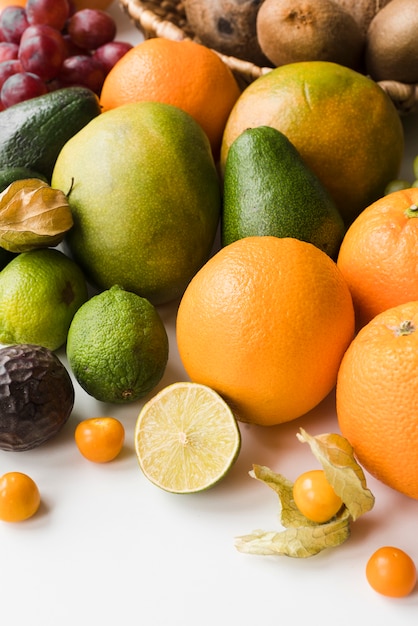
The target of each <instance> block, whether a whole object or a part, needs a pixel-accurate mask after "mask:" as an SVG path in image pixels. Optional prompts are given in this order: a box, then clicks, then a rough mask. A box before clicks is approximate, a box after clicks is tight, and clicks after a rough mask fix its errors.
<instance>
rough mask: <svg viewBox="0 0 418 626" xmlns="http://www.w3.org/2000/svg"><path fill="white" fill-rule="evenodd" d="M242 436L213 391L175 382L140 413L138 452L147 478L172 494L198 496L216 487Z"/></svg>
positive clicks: (235, 455) (236, 451)
mask: <svg viewBox="0 0 418 626" xmlns="http://www.w3.org/2000/svg"><path fill="white" fill-rule="evenodd" d="M240 446H241V435H240V430H239V428H238V424H237V422H236V420H235V417H234V415H233V413H232V411H231V409H230V407H229V406H228V405H227V404H226V402H225V401H224V400H223V399H222V398H221V396H220V395H219V394H218V393H216V392H215V391H214V390H213V389H211V388H210V387H207V386H206V385H200V384H198V383H192V382H177V383H173V384H172V385H169V386H167V387H165V388H164V389H162V390H161V391H160V392H159V393H158V394H157V395H155V396H154V397H153V398H151V400H149V401H148V402H147V403H146V404H145V405H144V407H143V408H142V410H141V412H140V414H139V416H138V419H137V422H136V427H135V450H136V454H137V457H138V461H139V465H140V467H141V469H142V471H143V472H144V474H145V476H146V477H147V478H148V479H149V480H150V481H151V482H152V483H154V484H155V485H156V486H158V487H160V488H161V489H164V490H165V491H170V492H172V493H178V494H180V493H195V492H199V491H203V490H206V489H209V488H210V487H213V486H214V485H216V484H217V483H218V482H219V481H220V480H221V479H222V478H223V477H224V476H225V475H226V474H227V473H228V471H229V470H230V469H231V467H232V465H233V464H234V462H235V460H236V459H237V457H238V454H239V451H240Z"/></svg>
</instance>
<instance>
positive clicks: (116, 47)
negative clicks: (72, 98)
mask: <svg viewBox="0 0 418 626" xmlns="http://www.w3.org/2000/svg"><path fill="white" fill-rule="evenodd" d="M115 36H116V23H115V21H114V19H113V18H112V16H111V15H109V13H106V12H105V11H101V10H98V9H82V10H79V11H76V10H75V9H74V5H73V4H72V0H27V2H26V5H25V7H19V6H14V5H10V6H7V7H5V8H4V9H3V10H2V11H1V13H0V110H3V109H6V108H8V107H9V106H11V105H13V104H17V103H18V102H21V101H23V100H28V99H30V98H34V97H36V96H40V95H43V94H45V93H48V92H49V91H53V90H55V89H59V88H62V87H69V86H75V85H79V86H84V87H88V88H89V89H91V90H92V91H94V92H95V93H96V94H97V95H100V91H101V88H102V85H103V82H104V79H105V77H106V75H107V74H108V72H109V71H110V69H111V68H112V67H113V66H114V65H115V63H116V62H117V61H118V60H119V59H120V58H121V57H122V56H123V55H124V54H125V53H126V52H127V51H128V50H129V49H130V48H132V45H131V44H130V43H127V42H123V41H115Z"/></svg>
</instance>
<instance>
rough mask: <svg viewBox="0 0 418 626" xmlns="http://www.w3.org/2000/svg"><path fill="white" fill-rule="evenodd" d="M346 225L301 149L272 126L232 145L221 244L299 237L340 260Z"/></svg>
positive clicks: (251, 130) (248, 132) (260, 128)
mask: <svg viewBox="0 0 418 626" xmlns="http://www.w3.org/2000/svg"><path fill="white" fill-rule="evenodd" d="M344 234H345V225H344V221H343V219H342V217H341V215H340V213H339V211H338V209H337V207H336V205H335V203H334V201H333V200H332V198H331V196H330V195H329V193H328V191H327V190H326V189H325V188H324V187H323V185H322V183H321V182H320V181H319V179H318V178H317V176H316V175H315V174H314V173H313V172H312V170H311V169H310V168H308V166H307V165H306V164H305V162H304V161H303V159H302V157H301V156H300V154H299V152H298V150H297V149H296V148H295V146H294V145H293V144H292V143H291V142H290V141H289V139H288V138H287V137H286V136H285V135H284V134H283V133H282V132H280V131H279V130H277V129H275V128H273V127H270V126H258V127H256V128H248V129H247V130H245V131H244V132H243V133H241V135H239V136H238V137H237V138H236V139H235V141H234V142H233V143H232V145H231V147H230V149H229V152H228V157H227V160H226V163H225V170H224V189H223V209H222V219H221V243H222V246H226V245H228V244H230V243H232V242H233V241H236V240H237V239H242V238H244V237H251V236H265V235H274V236H276V237H294V238H295V239H300V240H302V241H307V242H309V243H312V244H313V245H315V246H317V247H318V248H320V249H321V250H323V251H324V252H325V253H326V254H328V255H329V256H330V257H331V258H333V259H336V257H337V255H338V250H339V248H340V245H341V242H342V239H343V237H344Z"/></svg>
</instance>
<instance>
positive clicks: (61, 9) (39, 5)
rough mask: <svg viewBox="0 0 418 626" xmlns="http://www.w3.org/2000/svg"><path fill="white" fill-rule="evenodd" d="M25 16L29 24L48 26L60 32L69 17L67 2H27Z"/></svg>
mask: <svg viewBox="0 0 418 626" xmlns="http://www.w3.org/2000/svg"><path fill="white" fill-rule="evenodd" d="M26 14H27V16H28V22H29V23H30V24H48V26H52V27H53V28H56V29H57V30H62V29H63V28H64V26H65V23H66V21H67V20H68V17H69V15H70V5H69V4H68V0H27V2H26Z"/></svg>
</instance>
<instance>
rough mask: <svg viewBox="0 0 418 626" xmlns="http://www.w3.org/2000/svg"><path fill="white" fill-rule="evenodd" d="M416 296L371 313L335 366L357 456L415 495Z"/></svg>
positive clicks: (345, 426)
mask: <svg viewBox="0 0 418 626" xmlns="http://www.w3.org/2000/svg"><path fill="white" fill-rule="evenodd" d="M417 371H418V301H414V302H408V303H406V304H401V305H399V306H397V307H393V308H391V309H388V310H386V311H384V312H383V313H380V314H379V315H377V316H376V317H374V318H373V319H372V320H371V321H370V322H369V323H368V324H367V325H366V326H364V327H363V328H362V329H361V330H360V332H359V333H358V335H356V337H355V339H354V340H353V341H352V343H351V345H350V346H349V348H348V350H347V352H346V353H345V355H344V358H343V360H342V363H341V367H340V370H339V372H338V380H337V392H336V398H337V400H336V403H337V404H336V406H337V416H338V422H339V425H340V429H341V432H342V434H343V435H344V437H346V438H347V439H348V441H349V442H350V443H351V445H352V446H353V449H354V452H355V454H356V456H357V458H358V460H359V462H360V463H361V464H362V465H363V466H364V468H365V469H366V470H367V471H368V472H369V473H370V474H372V475H373V476H375V477H376V478H377V479H378V480H380V481H381V482H383V483H384V484H386V485H388V486H389V487H392V488H393V489H396V490H397V491H400V492H401V493H404V494H406V495H407V496H410V497H411V498H417V499H418V410H417V398H418V376H417Z"/></svg>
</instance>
